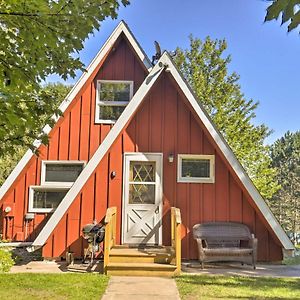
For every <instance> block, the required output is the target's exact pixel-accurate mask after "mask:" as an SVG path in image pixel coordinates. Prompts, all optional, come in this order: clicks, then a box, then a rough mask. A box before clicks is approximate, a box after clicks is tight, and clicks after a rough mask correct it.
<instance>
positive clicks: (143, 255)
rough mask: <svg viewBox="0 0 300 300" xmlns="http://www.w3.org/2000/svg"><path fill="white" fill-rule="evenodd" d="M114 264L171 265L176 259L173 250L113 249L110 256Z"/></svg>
mask: <svg viewBox="0 0 300 300" xmlns="http://www.w3.org/2000/svg"><path fill="white" fill-rule="evenodd" d="M109 257H110V259H109V261H110V262H113V263H161V264H170V263H171V262H172V259H173V258H174V253H173V252H172V249H171V248H167V247H166V248H142V249H141V248H119V247H116V248H113V249H111V251H110V254H109Z"/></svg>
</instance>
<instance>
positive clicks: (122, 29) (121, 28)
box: [0, 21, 152, 201]
mask: <svg viewBox="0 0 300 300" xmlns="http://www.w3.org/2000/svg"><path fill="white" fill-rule="evenodd" d="M121 34H124V35H125V37H126V38H127V40H128V41H129V43H130V44H131V46H132V48H133V49H134V51H135V53H136V54H137V56H138V57H139V59H140V60H141V62H142V63H143V64H144V66H145V68H146V69H147V70H148V72H150V70H151V69H152V64H151V62H150V60H149V58H148V57H147V55H146V54H145V52H144V50H143V49H142V47H141V46H140V45H139V43H138V42H137V40H136V39H135V37H134V35H133V34H132V33H131V31H130V29H129V28H128V26H127V24H126V23H125V22H124V21H121V22H120V23H119V24H118V26H117V27H116V28H115V30H114V31H113V32H112V34H111V35H110V36H109V38H108V39H107V40H106V42H105V43H104V45H103V46H102V48H101V49H100V51H99V52H98V53H97V54H96V56H95V58H94V59H93V60H92V62H91V63H90V64H89V66H88V67H87V69H86V72H84V73H83V74H82V75H81V77H80V78H79V80H78V81H77V82H76V84H75V85H74V86H73V88H72V89H71V91H70V92H69V94H68V95H67V96H66V98H65V99H64V100H63V102H62V103H61V104H60V106H59V109H60V110H61V112H62V113H64V112H65V111H66V110H67V108H68V107H69V105H70V104H71V102H72V100H73V99H75V97H76V95H77V94H78V93H79V92H80V90H81V89H82V87H83V86H84V85H85V83H86V82H87V80H88V79H89V77H90V76H91V74H93V72H94V71H95V69H96V68H97V66H99V64H100V63H101V62H102V61H103V59H104V58H105V57H106V55H107V54H108V53H109V51H110V50H111V48H112V47H113V45H114V44H115V42H116V41H117V39H118V38H119V36H120V35H121ZM53 119H54V120H55V121H58V119H59V117H57V116H53ZM51 130H52V128H51V127H50V126H49V125H46V126H45V127H44V128H43V132H44V133H45V134H49V133H50V131H51ZM33 145H34V147H36V148H38V147H39V146H40V145H41V141H40V140H36V141H34V143H33ZM33 155H34V153H33V152H32V151H31V150H30V149H29V150H28V151H27V152H26V153H25V154H24V156H23V157H22V159H21V160H20V161H19V163H18V164H17V165H16V167H15V168H14V170H13V171H12V172H11V173H10V175H9V176H8V177H7V179H6V180H5V182H4V183H3V185H2V186H1V188H0V201H1V199H2V198H3V196H4V195H5V194H6V192H7V191H8V189H9V188H10V187H11V185H12V184H13V183H14V182H15V180H16V179H17V177H18V176H19V174H20V173H21V172H22V170H23V169H24V167H25V166H26V165H27V163H28V162H29V160H30V159H31V158H32V156H33Z"/></svg>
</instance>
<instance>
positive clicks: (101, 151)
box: [32, 52, 294, 250]
mask: <svg viewBox="0 0 300 300" xmlns="http://www.w3.org/2000/svg"><path fill="white" fill-rule="evenodd" d="M164 71H167V72H168V73H169V74H170V75H171V76H172V77H173V78H174V80H175V81H176V82H177V84H178V86H179V88H180V89H181V91H182V92H183V94H184V95H185V97H186V98H187V100H188V101H189V103H190V105H191V107H192V109H193V110H194V112H195V113H196V115H197V117H198V118H199V119H200V120H201V122H202V123H203V124H204V126H205V127H206V128H207V130H208V132H209V133H210V134H211V137H212V138H213V140H214V141H215V143H216V145H217V146H218V147H219V149H220V151H221V152H222V154H223V156H224V157H225V159H227V161H228V162H229V164H230V165H231V167H232V169H233V171H234V172H235V174H236V175H237V177H238V178H239V179H240V181H241V183H242V184H243V185H244V187H245V189H246V190H247V191H248V193H249V195H250V196H251V197H252V199H253V200H254V202H255V204H256V205H257V207H258V208H259V209H260V211H261V212H262V215H263V216H264V218H265V219H266V221H267V222H268V224H269V226H270V227H271V229H272V230H273V231H274V233H275V235H276V236H277V237H278V239H279V241H280V242H281V244H282V246H283V247H284V248H285V249H287V250H288V249H294V246H293V244H292V243H291V241H290V240H289V238H288V237H287V235H286V233H285V232H284V230H283V229H282V227H281V226H280V224H279V223H278V221H277V219H276V218H275V217H274V215H273V214H272V212H271V211H270V209H269V207H268V206H267V204H266V203H265V201H264V200H263V198H262V196H261V195H260V193H259V192H258V191H257V189H256V188H255V186H254V184H253V183H252V181H251V180H250V178H249V176H248V175H247V174H246V172H245V170H244V169H243V167H242V166H241V164H240V163H239V161H238V160H237V159H236V157H235V155H234V154H233V152H232V150H231V149H230V147H229V146H228V144H227V143H226V141H225V140H224V138H223V137H222V135H221V134H220V132H219V131H218V130H217V129H216V127H215V126H214V124H213V122H212V121H211V119H210V118H209V116H208V115H207V113H206V111H205V110H204V108H203V107H202V106H201V105H199V104H198V102H197V100H196V98H195V96H194V94H193V92H192V91H191V89H190V88H189V85H188V84H187V83H186V82H185V80H184V79H183V77H182V76H181V75H180V73H179V72H178V70H177V68H176V66H175V64H174V62H173V61H172V59H171V57H170V56H169V54H168V53H167V52H164V53H163V55H162V56H161V58H160V59H159V61H158V62H157V64H156V65H155V66H154V67H153V68H152V70H151V72H150V73H149V75H148V76H147V77H146V79H145V80H144V82H143V83H142V85H141V86H140V88H139V89H138V91H137V92H136V94H135V95H134V96H133V98H132V100H131V101H130V102H129V104H128V105H127V107H126V108H125V110H124V112H123V113H122V115H121V116H120V118H119V119H118V120H117V122H116V123H115V125H114V127H113V128H112V129H111V130H110V132H109V133H108V135H107V136H106V138H105V139H104V141H103V142H102V144H101V145H100V146H99V148H98V149H97V151H96V152H95V154H94V156H93V157H92V158H91V160H90V161H89V162H88V163H87V165H86V167H85V168H84V170H83V171H82V172H81V174H80V175H79V177H78V178H77V180H76V182H75V183H74V185H73V186H72V187H71V189H70V190H69V192H68V193H67V194H66V196H65V198H64V199H63V200H62V202H61V203H60V204H59V206H58V207H57V209H56V210H55V212H54V213H53V215H52V216H51V218H50V219H49V221H48V222H47V223H46V225H45V226H44V228H43V229H42V230H41V232H40V234H39V235H38V236H37V238H36V239H35V241H34V242H33V244H32V247H33V249H34V248H38V247H42V246H43V245H44V244H45V243H46V241H47V239H48V238H49V236H50V235H51V233H52V231H53V230H54V229H55V227H56V225H57V224H58V222H59V221H60V220H61V218H62V217H63V216H64V214H65V213H66V211H67V210H68V208H69V207H70V205H71V204H72V202H73V201H74V199H75V198H76V196H77V195H78V194H79V192H80V191H81V189H82V188H83V186H84V185H85V183H86V182H87V180H88V179H89V177H90V176H91V175H92V173H93V172H94V170H95V169H96V167H97V166H98V164H99V163H100V161H101V160H102V158H103V157H104V155H105V154H106V153H107V151H108V150H109V149H110V147H111V146H112V144H113V142H114V141H115V140H116V138H117V137H118V136H119V134H120V133H121V132H122V130H123V129H124V128H125V127H126V125H127V124H129V122H130V120H131V119H132V117H133V116H134V114H135V113H136V111H137V110H138V108H139V107H140V105H141V103H142V102H143V100H144V98H145V96H146V95H147V93H148V92H149V91H150V89H151V87H152V86H153V84H154V83H155V82H156V80H157V79H158V78H159V76H160V75H161V73H162V72H164Z"/></svg>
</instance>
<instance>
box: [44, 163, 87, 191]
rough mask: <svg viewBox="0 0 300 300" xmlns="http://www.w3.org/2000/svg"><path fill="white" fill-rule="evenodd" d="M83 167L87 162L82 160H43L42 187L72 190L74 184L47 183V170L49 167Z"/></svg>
mask: <svg viewBox="0 0 300 300" xmlns="http://www.w3.org/2000/svg"><path fill="white" fill-rule="evenodd" d="M50 164H55V165H60V164H61V165H82V166H83V168H84V167H85V165H86V161H82V160H42V166H41V186H51V187H52V188H56V187H57V188H60V187H68V188H70V187H71V186H72V185H73V184H74V181H73V182H57V181H46V168H47V165H50Z"/></svg>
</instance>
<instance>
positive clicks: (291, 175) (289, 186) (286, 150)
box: [270, 131, 300, 236]
mask: <svg viewBox="0 0 300 300" xmlns="http://www.w3.org/2000/svg"><path fill="white" fill-rule="evenodd" d="M271 157H272V165H273V167H276V168H277V170H278V175H277V176H278V181H279V183H280V185H281V189H280V190H279V191H278V192H277V193H276V194H275V195H274V196H273V198H272V200H271V201H270V204H271V207H272V209H273V211H274V213H275V215H276V216H277V218H278V219H279V221H280V223H281V224H282V225H283V227H284V228H285V230H286V231H289V232H290V233H292V235H293V236H295V235H296V233H299V232H300V131H297V132H295V133H291V132H289V131H288V132H287V133H286V134H285V135H284V136H283V137H282V138H280V139H278V140H277V141H275V142H274V144H273V145H272V147H271Z"/></svg>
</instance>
